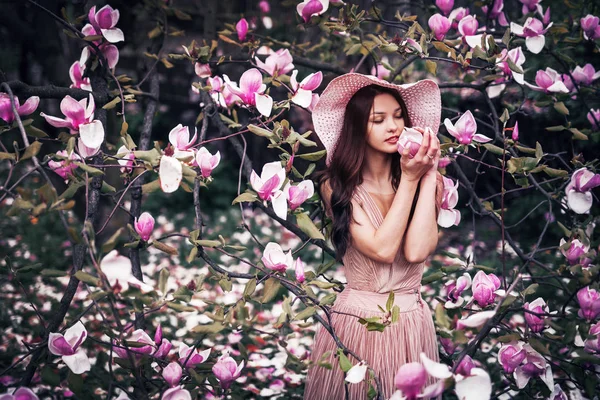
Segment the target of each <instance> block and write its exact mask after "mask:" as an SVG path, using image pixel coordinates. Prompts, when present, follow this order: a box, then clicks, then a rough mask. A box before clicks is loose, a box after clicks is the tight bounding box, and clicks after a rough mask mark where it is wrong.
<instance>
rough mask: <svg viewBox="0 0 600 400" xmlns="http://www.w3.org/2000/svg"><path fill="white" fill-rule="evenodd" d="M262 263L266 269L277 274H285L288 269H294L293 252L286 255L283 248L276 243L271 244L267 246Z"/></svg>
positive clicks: (290, 251)
mask: <svg viewBox="0 0 600 400" xmlns="http://www.w3.org/2000/svg"><path fill="white" fill-rule="evenodd" d="M261 261H262V263H263V264H264V265H265V267H267V268H268V269H270V270H271V271H275V272H285V270H286V269H288V268H292V265H293V264H294V258H293V257H292V250H289V251H288V252H287V253H284V252H283V249H282V248H281V246H280V245H279V244H277V243H275V242H269V243H268V244H267V245H266V246H265V249H264V250H263V256H262V258H261Z"/></svg>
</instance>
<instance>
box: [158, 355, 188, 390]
mask: <svg viewBox="0 0 600 400" xmlns="http://www.w3.org/2000/svg"><path fill="white" fill-rule="evenodd" d="M182 374H183V369H182V368H181V365H179V363H178V362H177V361H172V362H170V363H169V365H167V366H166V367H165V368H164V369H163V372H162V377H163V378H164V379H165V381H167V383H168V384H169V386H171V387H173V386H175V385H177V384H179V381H180V380H181V375H182Z"/></svg>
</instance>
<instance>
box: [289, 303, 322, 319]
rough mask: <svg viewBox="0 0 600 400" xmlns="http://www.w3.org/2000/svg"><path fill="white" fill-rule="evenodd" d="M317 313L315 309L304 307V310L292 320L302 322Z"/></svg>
mask: <svg viewBox="0 0 600 400" xmlns="http://www.w3.org/2000/svg"><path fill="white" fill-rule="evenodd" d="M316 312H317V309H316V307H314V306H311V307H306V308H305V309H304V310H302V311H300V312H299V313H298V314H296V316H295V317H294V320H303V321H306V320H307V319H308V318H310V317H312V316H313V315H314V314H315V313H316Z"/></svg>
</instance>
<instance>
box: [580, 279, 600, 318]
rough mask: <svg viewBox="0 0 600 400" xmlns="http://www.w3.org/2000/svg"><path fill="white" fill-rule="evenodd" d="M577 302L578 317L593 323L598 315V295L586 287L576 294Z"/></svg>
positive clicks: (599, 298)
mask: <svg viewBox="0 0 600 400" xmlns="http://www.w3.org/2000/svg"><path fill="white" fill-rule="evenodd" d="M577 301H578V302H579V307H580V310H579V313H577V315H579V317H581V318H585V319H586V320H588V321H593V320H595V319H596V318H598V316H599V315H600V293H598V291H597V290H596V289H592V288H590V287H589V286H586V287H584V288H582V289H579V291H578V292H577Z"/></svg>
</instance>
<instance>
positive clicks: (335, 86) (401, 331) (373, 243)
mask: <svg viewBox="0 0 600 400" xmlns="http://www.w3.org/2000/svg"><path fill="white" fill-rule="evenodd" d="M440 114H441V98H440V91H439V88H438V86H437V84H436V83H435V82H433V81H431V80H422V81H419V82H416V83H413V84H407V85H395V84H391V83H389V82H385V81H382V80H379V79H378V78H375V77H372V76H366V75H361V74H357V73H349V74H346V75H343V76H340V77H337V78H335V79H334V80H332V81H331V83H330V84H329V85H328V86H327V88H326V89H325V90H324V92H323V94H322V95H321V98H320V100H319V102H318V104H317V105H316V107H315V109H314V111H313V123H314V126H315V131H316V133H317V135H318V136H319V138H320V139H321V142H322V143H323V144H324V146H325V148H326V150H327V159H326V165H327V168H326V169H325V170H324V171H322V172H321V173H320V174H319V178H318V180H319V181H320V183H319V191H320V193H321V197H322V199H323V200H324V203H325V206H326V211H327V214H328V216H329V217H330V218H331V220H332V229H331V240H332V243H333V245H334V247H335V250H336V256H337V257H336V258H337V259H338V261H340V262H342V263H343V264H344V273H345V276H346V278H347V281H348V283H347V285H346V287H345V289H344V291H343V292H342V293H340V294H339V295H338V297H337V299H336V301H335V304H334V306H333V307H332V315H331V326H332V328H333V330H334V332H335V334H336V335H337V336H338V337H339V338H340V339H341V341H342V343H344V344H345V345H346V346H348V348H349V349H351V350H352V351H353V352H354V353H355V354H357V355H358V356H359V357H360V358H361V359H362V360H364V361H365V362H366V363H367V364H368V365H369V366H370V367H372V368H373V369H374V371H375V373H376V374H377V376H378V377H379V378H380V379H381V383H382V386H383V391H384V393H383V394H384V396H385V398H386V399H388V398H389V397H390V396H391V395H392V393H393V392H394V391H395V388H394V377H395V375H396V372H397V371H398V369H399V368H400V367H401V366H402V365H403V364H405V363H409V362H414V361H417V362H420V353H421V352H425V354H427V356H428V357H429V358H430V359H432V360H436V361H437V360H438V359H439V357H438V347H437V340H436V334H435V327H434V325H433V320H432V316H431V310H430V308H429V306H428V305H427V304H426V303H425V302H424V301H422V299H421V296H420V282H421V277H422V275H423V266H424V261H425V260H426V259H427V257H428V256H429V255H430V254H431V253H432V252H433V251H434V249H435V248H436V245H437V236H438V231H437V222H436V221H437V214H438V212H439V207H440V205H441V201H442V200H441V198H442V192H443V182H442V178H441V175H440V174H439V172H437V166H438V161H439V157H440V143H439V140H438V139H437V138H436V133H437V129H438V126H439V124H440ZM405 127H413V128H414V129H416V130H418V131H419V132H421V133H422V135H423V141H422V144H421V146H420V148H419V150H418V152H417V153H416V154H415V155H411V154H410V153H409V151H408V149H405V151H404V152H403V153H402V154H400V153H399V152H398V150H397V142H398V137H399V136H400V134H401V133H402V131H403V129H404V128H405ZM391 291H393V292H394V295H395V305H397V306H398V307H399V308H400V318H399V321H398V322H395V323H392V324H390V325H389V326H386V327H385V329H384V331H383V332H379V331H368V330H367V329H366V327H365V326H364V325H362V324H360V323H359V322H358V318H359V317H362V318H369V317H381V321H382V322H384V321H385V320H386V319H388V318H389V315H386V314H384V313H382V312H381V310H380V309H379V308H378V305H379V306H381V307H383V308H384V309H385V305H386V301H387V299H388V296H389V293H390V292H391ZM336 351H337V345H336V343H335V342H334V340H333V338H332V336H331V335H330V334H329V332H327V331H326V330H325V329H322V327H321V326H320V327H319V328H318V330H317V333H316V337H315V344H314V347H313V349H312V354H311V360H312V362H313V365H312V366H311V367H310V368H309V373H308V377H307V383H306V389H305V393H304V398H305V399H309V400H318V399H326V400H337V399H344V398H345V390H346V389H345V388H344V373H343V372H342V371H341V369H340V368H339V364H338V359H337V357H335V354H336ZM350 358H351V359H352V357H350ZM323 363H329V364H330V365H331V366H332V368H331V369H328V368H325V367H323V366H320V365H319V364H323ZM353 363H354V364H356V361H355V360H353ZM430 383H433V381H430V382H428V384H430ZM348 390H349V398H350V399H361V400H362V399H366V393H367V391H368V387H367V385H366V384H365V382H364V381H363V382H361V383H357V384H348Z"/></svg>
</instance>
